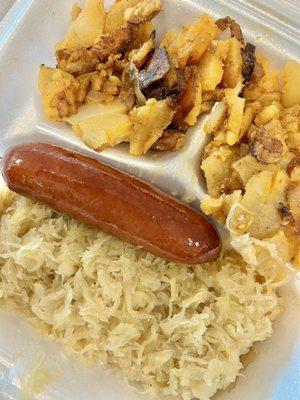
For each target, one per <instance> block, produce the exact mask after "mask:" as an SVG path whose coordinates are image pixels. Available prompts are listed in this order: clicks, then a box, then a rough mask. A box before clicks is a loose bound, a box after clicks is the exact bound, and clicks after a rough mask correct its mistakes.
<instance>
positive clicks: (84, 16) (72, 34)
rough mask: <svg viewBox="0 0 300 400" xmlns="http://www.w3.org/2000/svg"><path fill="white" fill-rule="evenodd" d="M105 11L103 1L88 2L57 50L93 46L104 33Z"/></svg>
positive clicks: (58, 44) (57, 46) (90, 0)
mask: <svg viewBox="0 0 300 400" xmlns="http://www.w3.org/2000/svg"><path fill="white" fill-rule="evenodd" d="M104 20H105V10H104V5H103V0H86V2H85V6H84V8H83V9H82V11H81V12H80V13H79V14H78V17H77V18H76V19H75V20H74V21H73V22H72V24H71V27H70V29H69V32H68V33H67V35H66V37H65V38H64V39H63V40H62V41H61V42H59V43H57V45H56V50H60V49H71V48H74V47H89V46H92V45H93V44H94V42H95V40H96V39H97V38H98V37H99V36H100V35H101V34H102V33H103V28H104Z"/></svg>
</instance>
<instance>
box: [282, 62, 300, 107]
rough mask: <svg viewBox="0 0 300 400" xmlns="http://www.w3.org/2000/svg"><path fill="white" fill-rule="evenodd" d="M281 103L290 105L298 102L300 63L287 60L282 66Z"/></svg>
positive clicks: (299, 100)
mask: <svg viewBox="0 0 300 400" xmlns="http://www.w3.org/2000/svg"><path fill="white" fill-rule="evenodd" d="M283 85H284V86H283V104H284V106H285V107H291V106H293V105H295V104H300V90H299V87H300V63H299V62H297V61H291V60H289V61H287V62H286V63H285V66H284V68H283Z"/></svg>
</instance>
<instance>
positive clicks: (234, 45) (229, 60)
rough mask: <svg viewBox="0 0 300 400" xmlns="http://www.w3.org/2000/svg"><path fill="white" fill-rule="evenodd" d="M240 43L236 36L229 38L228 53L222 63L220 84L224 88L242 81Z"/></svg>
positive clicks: (232, 86)
mask: <svg viewBox="0 0 300 400" xmlns="http://www.w3.org/2000/svg"><path fill="white" fill-rule="evenodd" d="M241 50H242V45H241V43H240V42H239V41H238V40H237V39H236V38H231V39H229V49H228V54H227V57H226V59H225V63H224V74H223V79H222V84H223V86H224V87H225V88H234V87H236V85H238V84H239V83H242V82H243V74H242V69H243V58H242V51H241Z"/></svg>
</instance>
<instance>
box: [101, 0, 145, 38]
mask: <svg viewBox="0 0 300 400" xmlns="http://www.w3.org/2000/svg"><path fill="white" fill-rule="evenodd" d="M139 1H140V0H120V1H116V2H115V3H114V4H112V5H111V6H110V7H109V9H108V11H107V15H106V18H105V25H104V33H112V32H113V31H114V30H115V29H117V28H120V27H121V26H123V25H125V21H124V13H125V11H126V10H127V8H131V7H134V6H136V5H137V4H138V3H139Z"/></svg>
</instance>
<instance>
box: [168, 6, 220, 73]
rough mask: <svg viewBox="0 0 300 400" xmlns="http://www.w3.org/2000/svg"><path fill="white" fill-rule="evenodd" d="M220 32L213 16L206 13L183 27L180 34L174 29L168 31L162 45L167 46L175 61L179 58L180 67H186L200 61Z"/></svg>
mask: <svg viewBox="0 0 300 400" xmlns="http://www.w3.org/2000/svg"><path fill="white" fill-rule="evenodd" d="M219 32H220V30H219V28H218V27H217V25H216V24H215V23H214V22H213V20H212V18H211V17H210V16H209V15H207V14H204V15H202V16H201V17H200V18H198V19H197V21H196V22H194V23H193V24H190V25H188V26H187V27H183V28H182V29H181V31H180V32H179V33H178V34H176V32H174V31H171V32H168V33H167V35H166V36H165V38H164V39H163V41H162V45H164V46H166V47H167V49H168V52H169V54H170V55H171V59H172V60H173V61H174V60H175V59H177V62H178V67H179V68H180V69H184V68H185V66H186V65H190V64H198V63H199V61H200V58H201V57H202V55H203V54H204V52H205V50H206V49H207V48H208V46H209V44H210V42H211V41H212V40H213V39H214V38H215V36H216V35H217V34H218V33H219Z"/></svg>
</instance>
